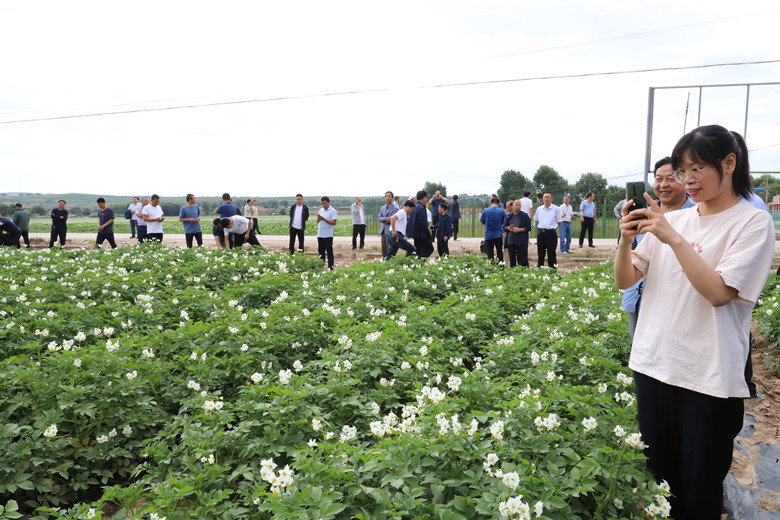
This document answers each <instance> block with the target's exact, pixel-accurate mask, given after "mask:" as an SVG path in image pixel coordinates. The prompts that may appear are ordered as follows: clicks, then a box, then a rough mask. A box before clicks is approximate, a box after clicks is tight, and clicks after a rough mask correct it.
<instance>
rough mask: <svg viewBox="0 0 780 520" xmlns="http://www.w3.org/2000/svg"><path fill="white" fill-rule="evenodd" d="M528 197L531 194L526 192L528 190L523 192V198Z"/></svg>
mask: <svg viewBox="0 0 780 520" xmlns="http://www.w3.org/2000/svg"><path fill="white" fill-rule="evenodd" d="M530 196H531V192H530V191H528V190H525V191H524V192H523V197H530Z"/></svg>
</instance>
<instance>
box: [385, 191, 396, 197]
mask: <svg viewBox="0 0 780 520" xmlns="http://www.w3.org/2000/svg"><path fill="white" fill-rule="evenodd" d="M388 193H389V194H390V196H391V197H393V198H395V195H394V194H393V192H392V191H390V190H387V191H386V192H385V196H386V195H387V194H388Z"/></svg>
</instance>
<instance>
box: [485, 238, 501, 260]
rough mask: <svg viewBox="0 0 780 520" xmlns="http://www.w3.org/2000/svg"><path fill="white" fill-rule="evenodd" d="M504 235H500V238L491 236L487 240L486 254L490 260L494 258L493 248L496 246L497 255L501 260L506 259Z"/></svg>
mask: <svg viewBox="0 0 780 520" xmlns="http://www.w3.org/2000/svg"><path fill="white" fill-rule="evenodd" d="M503 245H504V237H502V236H501V237H498V238H491V239H490V240H485V254H486V255H487V257H488V260H493V248H496V257H498V261H499V262H503V261H504V248H503Z"/></svg>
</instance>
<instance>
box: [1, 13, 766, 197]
mask: <svg viewBox="0 0 780 520" xmlns="http://www.w3.org/2000/svg"><path fill="white" fill-rule="evenodd" d="M778 27H780V6H778V4H777V2H776V0H766V1H742V2H733V1H732V2H724V1H718V0H707V1H680V0H675V1H665V0H661V1H659V0H654V1H652V2H649V1H645V0H636V1H631V2H617V1H598V0H596V1H589V2H581V1H576V0H575V1H545V2H533V3H531V2H521V1H518V0H512V1H509V0H507V1H494V0H480V1H471V2H466V1H458V0H446V1H420V0H416V1H398V0H394V1H393V2H381V3H380V2H375V1H365V0H361V1H354V2H344V1H334V0H329V1H327V2H324V1H321V0H317V1H300V2H299V1H287V2H270V1H251V2H249V1H246V2H240V1H230V2H200V1H191V0H188V1H182V2H177V1H159V0H155V1H133V2H123V3H119V2H107V1H104V0H101V1H95V2H85V1H78V0H74V1H69V2H62V1H51V2H37V1H36V2H22V1H17V2H10V1H9V2H2V3H0V48H2V49H3V50H2V52H0V179H2V182H1V183H0V184H1V187H0V191H3V192H11V191H33V192H47V193H56V192H85V193H99V194H108V195H125V194H126V195H132V194H150V193H152V192H157V193H159V194H161V195H163V196H174V195H182V194H185V193H187V192H192V193H195V194H197V195H201V196H207V195H217V194H220V193H222V192H223V191H230V192H232V193H236V194H242V195H244V194H245V195H253V196H261V197H262V196H290V195H293V194H295V193H296V192H302V193H304V195H305V196H307V197H310V198H315V197H319V196H320V195H323V194H328V195H363V196H371V195H381V194H382V193H384V191H385V190H387V189H392V190H394V191H395V192H396V193H398V194H401V195H407V194H409V193H413V192H414V191H416V190H417V189H419V188H421V187H422V185H423V183H424V182H425V181H441V182H443V183H444V184H446V186H447V188H448V191H449V193H450V194H452V193H458V192H460V193H472V194H473V193H492V192H495V191H496V190H497V189H498V186H499V180H500V177H501V173H502V172H503V171H505V170H509V169H514V170H518V171H520V172H522V173H523V174H525V175H526V176H528V177H532V176H533V174H534V172H535V171H536V169H537V168H538V167H539V166H540V165H542V164H547V165H550V166H552V167H553V168H555V169H556V170H558V172H559V173H561V174H562V175H563V176H564V177H566V178H567V179H569V180H570V181H571V182H574V181H576V179H577V178H579V176H580V175H581V174H582V173H585V172H597V173H600V174H602V175H604V176H605V177H607V178H608V179H609V181H610V183H611V184H623V183H624V182H626V181H627V180H631V177H626V176H627V175H634V178H635V179H636V178H639V177H641V175H642V172H643V169H644V159H645V130H646V125H647V104H648V89H649V87H662V86H673V85H700V84H701V85H711V84H724V83H729V84H730V83H759V82H773V81H780V63H771V64H763V65H746V66H728V67H713V68H699V69H687V70H676V71H657V72H645V73H635V74H622V75H601V76H589V77H582V78H568V79H544V80H541V79H539V80H531V81H514V82H502V83H489V82H491V81H495V80H519V79H526V78H538V77H546V76H563V75H578V74H590V73H603V72H619V71H632V70H639V69H657V68H669V67H690V66H698V65H710V64H718V63H734V62H753V61H765V60H780V46H778V38H777V28H778ZM471 82H476V83H480V82H481V83H480V84H475V85H468V86H451V87H437V88H430V87H432V86H434V85H448V84H457V83H471ZM422 87H426V88H422ZM346 92H360V93H356V94H343V95H326V94H334V93H339V94H341V93H346ZM689 94H690V109H689V114H688V120H687V129H688V130H691V129H692V128H694V127H695V126H696V121H697V117H698V115H699V114H698V113H697V111H698V104H699V94H698V90H697V89H678V90H667V91H661V92H657V95H656V100H655V116H656V119H655V129H656V130H655V133H654V148H653V151H652V157H653V160H655V159H657V158H660V157H662V156H664V155H668V154H669V152H670V151H671V148H672V146H673V145H674V143H675V142H676V141H677V139H678V138H679V137H680V136H681V135H682V133H683V129H684V128H685V127H686V120H685V109H686V101H687V98H688V95H689ZM279 98H286V99H279ZM257 100H259V101H257ZM239 101H252V102H245V103H234V104H220V103H227V102H239ZM745 101H746V100H745V88H744V87H742V88H719V89H707V90H705V91H704V94H703V96H702V100H701V105H702V110H701V124H711V123H719V124H722V125H724V126H726V127H727V128H729V129H733V130H737V131H739V132H742V131H743V126H744V111H745ZM192 105H212V106H201V107H196V108H179V109H173V110H161V111H148V109H153V108H172V107H182V106H192ZM124 111H138V112H134V113H123V114H115V115H102V116H92V117H78V118H67V119H50V118H55V117H60V116H72V115H85V114H98V113H106V112H124ZM749 113H750V118H749V122H748V130H747V142H748V147H749V148H750V149H751V150H754V151H753V152H752V154H751V163H752V166H753V170H754V171H759V170H761V171H763V170H775V171H777V170H780V85H775V86H764V87H758V86H756V87H753V88H752V89H751V92H750V108H749ZM47 118H49V119H47ZM31 119H32V120H35V119H47V120H38V121H27V122H16V121H21V120H31Z"/></svg>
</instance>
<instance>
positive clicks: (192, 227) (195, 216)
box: [179, 193, 224, 249]
mask: <svg viewBox="0 0 780 520" xmlns="http://www.w3.org/2000/svg"><path fill="white" fill-rule="evenodd" d="M196 202H197V201H196V199H195V195H193V194H192V193H188V194H187V204H185V205H184V206H182V207H181V209H179V222H181V223H182V225H183V226H184V240H185V241H186V242H187V248H189V249H192V239H195V241H196V242H197V243H198V245H199V246H202V245H203V230H202V229H201V227H200V206H198V205H197V204H196ZM223 236H224V235H223Z"/></svg>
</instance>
